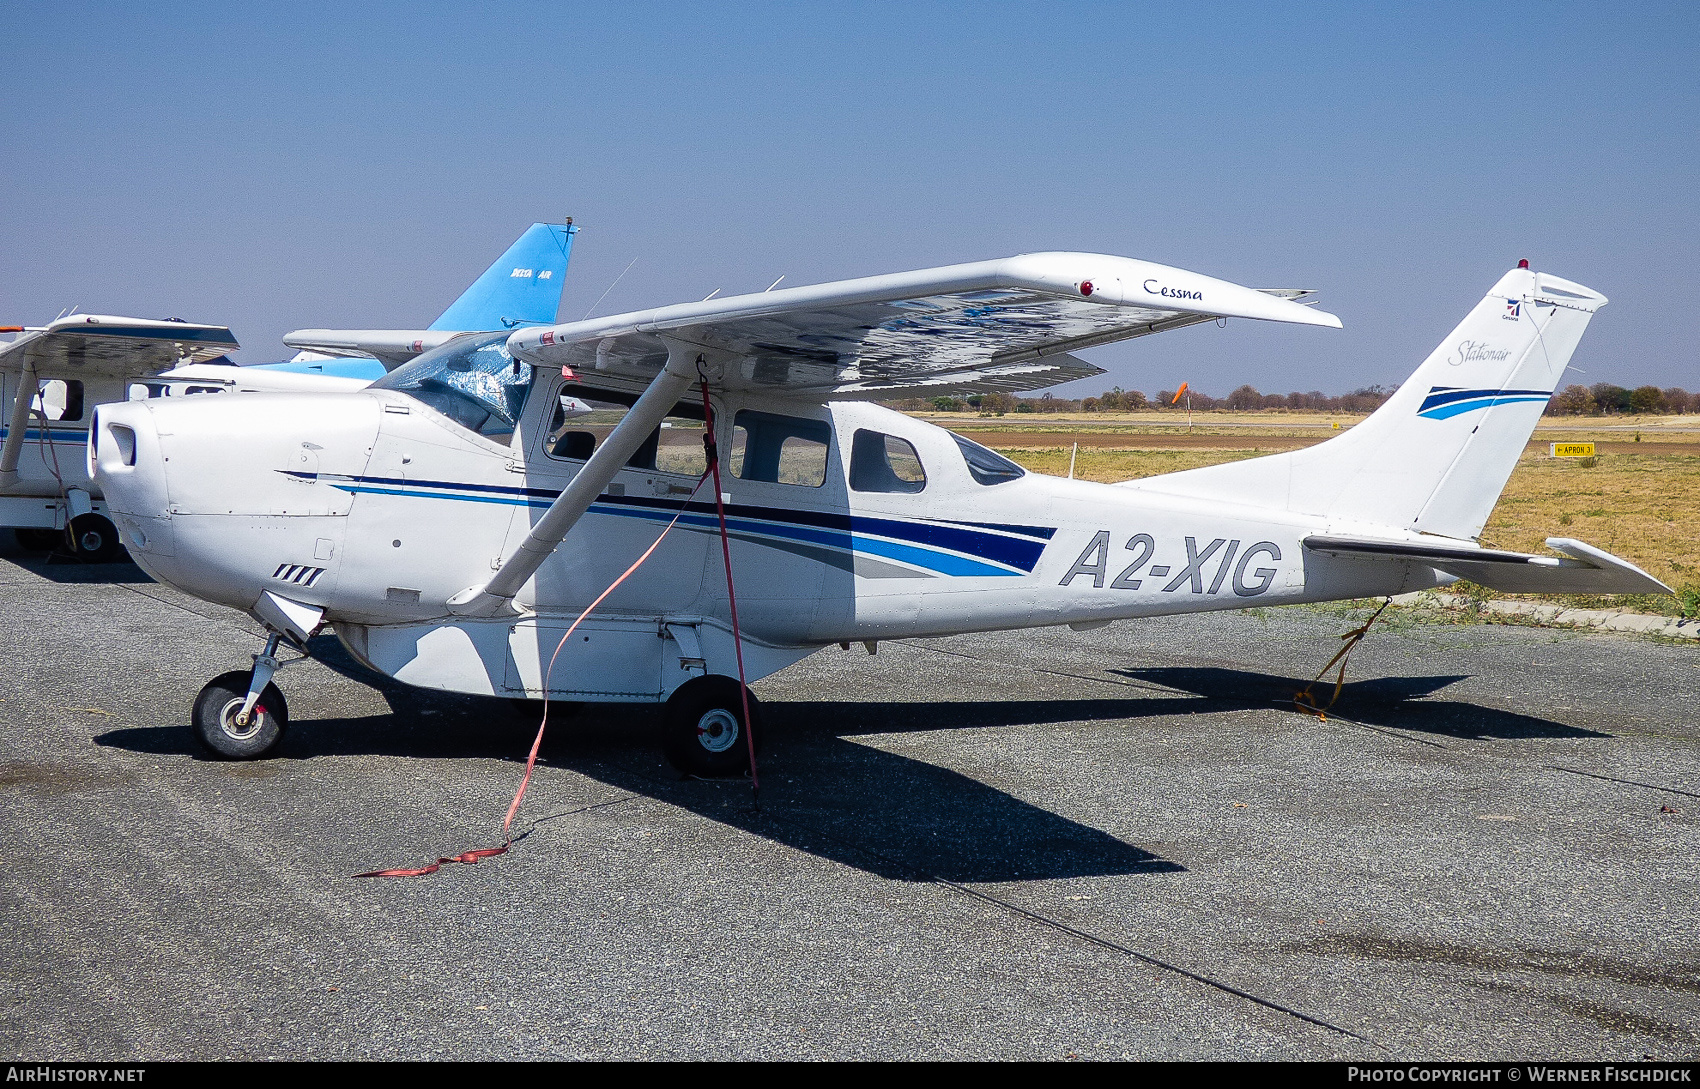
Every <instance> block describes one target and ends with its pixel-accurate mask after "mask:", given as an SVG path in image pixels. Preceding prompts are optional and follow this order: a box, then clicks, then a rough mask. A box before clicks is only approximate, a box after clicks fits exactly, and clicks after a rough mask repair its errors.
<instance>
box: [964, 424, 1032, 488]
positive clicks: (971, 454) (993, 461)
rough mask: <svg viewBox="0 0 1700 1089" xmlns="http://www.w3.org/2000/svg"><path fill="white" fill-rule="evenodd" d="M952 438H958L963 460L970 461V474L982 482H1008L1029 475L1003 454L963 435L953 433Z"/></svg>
mask: <svg viewBox="0 0 1700 1089" xmlns="http://www.w3.org/2000/svg"><path fill="white" fill-rule="evenodd" d="M951 438H953V439H955V440H956V445H957V446H958V447H960V448H961V450H962V458H963V460H964V461H966V462H968V474H969V475H970V476H972V477H973V478H974V479H975V480H977V481H979V482H980V483H981V484H1007V483H1008V482H1009V481H1011V480H1020V479H1021V478H1022V477H1024V476H1026V475H1027V470H1025V469H1023V468H1022V467H1021V466H1019V465H1017V464H1016V463H1015V462H1013V461H1011V460H1009V459H1008V458H1006V457H1004V456H1003V455H1002V454H996V453H993V452H992V451H990V450H988V449H986V448H985V447H984V446H981V445H980V444H979V443H977V442H969V441H968V440H967V439H965V438H963V437H962V436H961V435H952V436H951Z"/></svg>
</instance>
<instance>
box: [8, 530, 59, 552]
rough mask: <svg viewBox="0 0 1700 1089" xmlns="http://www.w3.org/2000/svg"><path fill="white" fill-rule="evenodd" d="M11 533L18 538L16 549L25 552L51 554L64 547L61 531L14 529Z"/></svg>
mask: <svg viewBox="0 0 1700 1089" xmlns="http://www.w3.org/2000/svg"><path fill="white" fill-rule="evenodd" d="M12 532H13V533H14V534H15V535H16V536H17V538H18V547H19V548H22V549H24V550H25V551H26V552H52V551H53V550H54V549H55V548H62V547H64V545H65V531H64V530H62V529H14V530H13V531H12Z"/></svg>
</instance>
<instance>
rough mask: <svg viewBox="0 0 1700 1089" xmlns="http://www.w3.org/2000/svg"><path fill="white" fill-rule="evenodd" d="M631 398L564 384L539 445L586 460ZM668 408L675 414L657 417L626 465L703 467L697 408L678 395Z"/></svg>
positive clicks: (678, 469) (689, 470)
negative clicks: (647, 434)
mask: <svg viewBox="0 0 1700 1089" xmlns="http://www.w3.org/2000/svg"><path fill="white" fill-rule="evenodd" d="M636 401H637V398H636V397H633V396H631V395H629V394H623V393H612V392H608V391H606V390H587V389H583V388H580V387H575V386H568V387H564V388H563V389H562V390H561V394H560V397H559V398H558V399H557V401H556V404H555V417H554V420H553V421H552V422H551V423H550V425H549V434H548V437H547V438H545V440H544V449H545V450H547V451H548V452H549V456H550V457H556V458H564V459H566V460H568V461H586V460H589V458H590V455H591V454H592V453H594V452H595V451H596V447H597V445H598V444H600V443H601V442H602V440H603V439H605V438H607V437H608V436H609V435H610V434H612V433H613V431H614V428H615V426H616V425H618V424H619V422H620V421H621V420H622V419H624V418H625V415H626V413H627V412H628V411H630V407H631V405H632V404H634V403H636ZM673 411H674V413H675V415H672V416H669V417H667V418H666V419H665V420H662V421H661V426H660V427H658V428H656V429H655V430H654V431H652V432H650V435H649V438H648V439H646V440H645V441H644V443H643V445H642V446H639V447H638V448H637V451H636V452H635V453H634V454H632V456H631V457H630V458H628V459H626V467H627V468H630V469H648V470H650V471H652V472H657V473H677V474H679V475H680V476H701V475H702V474H703V473H704V472H705V471H706V470H707V469H708V458H707V455H706V454H705V453H704V452H703V448H702V409H701V408H700V407H698V406H694V405H691V404H690V403H688V402H683V401H682V402H680V403H679V404H677V405H675V406H674V408H673Z"/></svg>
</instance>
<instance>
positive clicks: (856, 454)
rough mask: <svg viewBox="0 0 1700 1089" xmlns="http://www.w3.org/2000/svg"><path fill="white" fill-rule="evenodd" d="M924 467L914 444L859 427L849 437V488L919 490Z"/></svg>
mask: <svg viewBox="0 0 1700 1089" xmlns="http://www.w3.org/2000/svg"><path fill="white" fill-rule="evenodd" d="M926 486H927V473H926V470H924V469H922V468H921V459H920V458H919V457H918V456H916V454H915V447H913V446H911V445H910V444H909V443H907V442H905V441H904V440H902V439H900V438H898V437H897V436H896V435H886V434H882V433H881V432H878V431H867V430H861V431H857V432H856V436H855V438H853V439H851V440H850V488H851V490H853V491H858V492H918V491H920V490H921V489H922V488H925V487H926Z"/></svg>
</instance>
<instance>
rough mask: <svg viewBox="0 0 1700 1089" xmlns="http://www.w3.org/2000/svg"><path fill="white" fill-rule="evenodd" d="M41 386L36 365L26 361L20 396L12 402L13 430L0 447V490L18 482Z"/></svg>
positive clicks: (20, 379) (20, 385)
mask: <svg viewBox="0 0 1700 1089" xmlns="http://www.w3.org/2000/svg"><path fill="white" fill-rule="evenodd" d="M40 385H41V383H40V382H38V381H36V377H35V364H33V363H31V362H30V361H29V360H28V359H25V360H24V366H23V371H22V373H21V374H19V375H18V396H17V397H16V398H14V399H13V401H12V423H11V429H10V430H8V431H7V432H6V442H5V445H3V446H0V490H4V489H6V488H10V487H12V486H14V485H15V484H17V482H18V458H19V457H20V456H21V455H22V454H23V452H24V432H25V431H27V430H28V429H29V421H30V405H32V404H33V403H34V402H35V395H36V393H37V392H38V391H39V388H40Z"/></svg>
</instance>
